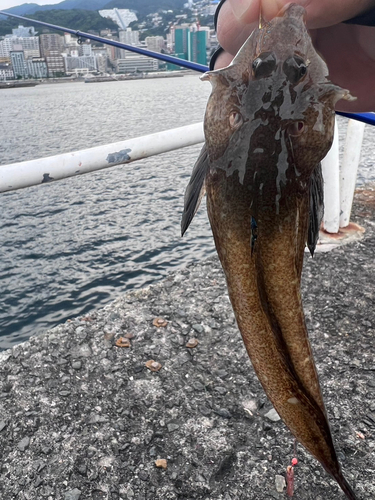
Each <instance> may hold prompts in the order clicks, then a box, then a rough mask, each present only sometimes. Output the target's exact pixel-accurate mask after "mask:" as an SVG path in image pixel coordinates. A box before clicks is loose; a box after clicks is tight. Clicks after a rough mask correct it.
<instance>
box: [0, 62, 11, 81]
mask: <svg viewBox="0 0 375 500" xmlns="http://www.w3.org/2000/svg"><path fill="white" fill-rule="evenodd" d="M5 80H14V71H13V68H12V65H11V64H10V62H0V82H1V81H5Z"/></svg>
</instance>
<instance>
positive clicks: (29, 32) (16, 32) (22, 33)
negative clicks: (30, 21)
mask: <svg viewBox="0 0 375 500" xmlns="http://www.w3.org/2000/svg"><path fill="white" fill-rule="evenodd" d="M12 34H13V36H16V37H20V38H27V37H29V36H36V35H37V32H36V31H35V28H34V26H27V27H26V28H25V27H24V26H22V24H20V25H19V26H18V28H14V29H12Z"/></svg>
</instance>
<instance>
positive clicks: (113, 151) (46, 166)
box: [0, 123, 204, 193]
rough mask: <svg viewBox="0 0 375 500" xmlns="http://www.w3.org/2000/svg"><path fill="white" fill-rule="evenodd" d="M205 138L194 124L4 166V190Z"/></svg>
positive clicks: (0, 183)
mask: <svg viewBox="0 0 375 500" xmlns="http://www.w3.org/2000/svg"><path fill="white" fill-rule="evenodd" d="M203 141H204V134H203V124H202V123H194V124H193V125H187V126H186V127H180V128H175V129H172V130H164V131H163V132H158V133H156V134H151V135H145V136H143V137H137V138H135V139H129V140H126V141H122V142H116V143H113V144H106V145H104V146H97V147H95V148H90V149H84V150H82V151H74V152H73V153H65V154H61V155H57V156H49V157H47V158H40V159H38V160H31V161H23V162H21V163H12V164H10V165H3V166H1V165H0V193H4V192H6V191H14V190H15V189H22V188H25V187H29V186H37V185H39V184H43V183H46V182H49V181H52V180H54V181H57V180H60V179H66V178H67V177H73V176H75V175H81V174H86V173H88V172H94V171H96V170H102V169H105V168H109V167H114V166H116V165H122V164H124V163H131V162H133V161H137V160H141V159H142V158H148V157H149V156H154V155H158V154H161V153H167V152H168V151H173V150H175V149H180V148H184V147H187V146H192V145H193V144H199V143H200V142H203Z"/></svg>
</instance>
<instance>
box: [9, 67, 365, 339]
mask: <svg viewBox="0 0 375 500" xmlns="http://www.w3.org/2000/svg"><path fill="white" fill-rule="evenodd" d="M209 92H210V85H209V84H208V83H202V82H201V81H200V80H199V78H198V76H185V77H183V78H177V77H176V78H171V79H154V80H136V81H134V80H133V81H128V82H108V83H98V84H90V85H88V84H84V83H66V84H53V85H39V86H37V87H34V88H23V89H7V90H0V168H1V165H4V164H8V163H12V162H17V161H23V160H31V159H34V158H40V157H43V156H49V155H53V154H58V153H63V152H68V151H74V150H79V149H85V148H88V147H93V146H98V145H100V144H108V143H112V142H117V141H120V140H124V139H126V138H131V137H138V136H141V135H145V134H150V133H154V132H157V131H159V130H166V129H170V128H174V127H179V126H182V125H188V124H190V123H194V122H199V121H201V120H202V119H203V114H204V109H205V105H206V101H207V97H208V95H209ZM340 124H341V130H340V132H341V135H343V134H344V133H345V130H344V128H343V125H344V124H345V121H344V120H340ZM374 142H375V129H374V127H369V126H367V128H366V132H365V140H364V148H363V154H362V160H361V167H360V172H359V177H358V183H359V184H363V183H364V182H367V181H374V180H375V172H374V168H373V163H374V153H373V144H374ZM200 147H201V146H194V147H189V148H185V149H182V150H179V151H176V152H172V153H167V154H163V155H160V156H156V157H153V158H149V159H147V160H142V161H139V162H136V163H132V164H129V165H127V166H122V167H121V166H120V167H115V168H112V169H109V170H103V171H100V172H96V173H92V174H87V175H84V176H79V177H74V178H71V179H67V180H65V181H59V182H55V183H51V184H45V185H43V186H38V187H32V188H28V189H24V190H20V191H16V192H12V193H6V194H2V195H1V194H0V210H1V217H0V349H4V348H7V347H10V346H12V345H14V344H16V343H18V342H20V341H23V340H26V339H27V338H28V337H29V336H30V335H35V334H38V333H41V332H43V331H45V330H46V329H47V328H49V327H52V326H53V325H55V324H57V323H59V322H62V321H65V320H66V319H68V318H70V317H74V316H77V315H80V314H85V313H87V312H88V311H91V310H92V309H95V308H98V307H100V306H103V305H104V304H106V303H108V302H109V301H111V300H113V299H114V298H116V297H117V296H118V295H120V294H121V293H123V292H124V291H126V290H129V289H131V288H133V287H142V286H144V285H146V284H149V283H152V282H155V281H157V280H158V279H160V278H161V277H162V276H165V275H166V274H168V272H170V271H171V270H172V269H173V268H176V267H179V266H185V265H186V264H187V263H188V262H191V261H193V260H200V259H203V258H205V257H207V256H209V255H211V254H212V253H213V252H214V246H213V240H212V236H211V232H210V230H209V225H208V222H207V216H206V214H205V210H204V208H205V207H204V206H202V208H201V210H200V211H199V212H198V214H197V216H196V218H195V220H194V222H193V224H192V226H191V228H189V231H188V233H187V234H186V235H185V237H184V238H183V239H181V237H180V217H181V212H182V205H183V193H184V189H185V186H186V184H187V182H188V179H189V176H190V173H191V169H192V167H193V164H194V162H195V159H196V157H197V155H198V152H199V150H200ZM203 205H204V203H203Z"/></svg>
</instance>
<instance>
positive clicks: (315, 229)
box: [307, 163, 324, 257]
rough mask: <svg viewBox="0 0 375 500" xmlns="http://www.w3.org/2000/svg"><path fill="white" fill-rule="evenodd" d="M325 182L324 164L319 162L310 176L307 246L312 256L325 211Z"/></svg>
mask: <svg viewBox="0 0 375 500" xmlns="http://www.w3.org/2000/svg"><path fill="white" fill-rule="evenodd" d="M323 183H324V181H323V175H322V166H321V164H320V163H319V165H318V166H317V167H316V168H315V169H314V170H313V173H312V175H311V178H310V210H309V212H310V213H309V229H308V233H307V246H308V249H309V250H310V253H311V256H312V257H313V256H314V252H315V247H316V244H317V242H318V239H319V229H320V224H321V222H322V219H323V213H324V197H323V193H324V191H323Z"/></svg>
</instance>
